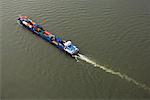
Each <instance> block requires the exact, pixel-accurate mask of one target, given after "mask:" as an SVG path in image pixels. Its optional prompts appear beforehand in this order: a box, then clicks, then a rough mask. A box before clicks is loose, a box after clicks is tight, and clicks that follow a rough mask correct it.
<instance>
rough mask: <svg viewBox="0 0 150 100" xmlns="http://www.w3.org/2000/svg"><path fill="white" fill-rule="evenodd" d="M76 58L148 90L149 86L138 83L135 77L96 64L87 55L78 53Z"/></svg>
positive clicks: (149, 89)
mask: <svg viewBox="0 0 150 100" xmlns="http://www.w3.org/2000/svg"><path fill="white" fill-rule="evenodd" d="M75 58H76V59H81V60H83V61H85V62H87V63H89V64H92V65H93V66H94V67H97V68H100V69H102V70H104V71H105V72H107V73H110V74H112V75H116V76H118V77H120V78H121V79H124V80H126V81H128V82H132V83H133V84H135V85H136V86H138V87H140V88H143V89H145V90H148V91H149V92H150V88H149V87H148V86H146V85H145V84H143V83H140V82H138V81H136V80H135V79H133V78H131V77H129V76H128V75H126V74H123V73H121V72H118V71H114V70H112V69H109V68H107V67H105V66H102V65H99V64H97V63H96V62H94V61H93V60H91V59H89V58H88V57H86V56H85V55H82V54H78V56H75Z"/></svg>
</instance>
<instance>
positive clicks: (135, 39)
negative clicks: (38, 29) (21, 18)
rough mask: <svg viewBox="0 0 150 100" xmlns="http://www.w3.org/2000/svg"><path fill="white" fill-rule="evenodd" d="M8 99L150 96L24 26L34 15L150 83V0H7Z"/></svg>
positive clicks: (4, 57) (98, 58) (101, 59)
mask: <svg viewBox="0 0 150 100" xmlns="http://www.w3.org/2000/svg"><path fill="white" fill-rule="evenodd" d="M0 5H1V12H0V14H1V31H0V32H1V33H2V35H1V38H0V40H1V48H2V49H1V62H2V63H1V65H2V68H1V72H2V79H1V84H2V91H1V93H2V95H1V97H2V99H17V100H22V99H27V100H28V99H42V100H44V99H50V98H53V99H139V100H141V99H150V91H147V90H145V89H143V88H140V87H138V86H137V85H135V84H134V83H132V82H128V81H126V80H124V79H121V78H119V77H117V76H115V75H112V74H109V73H106V72H105V71H103V70H101V69H100V68H95V67H94V66H93V65H91V64H88V63H86V62H84V61H80V62H78V63H77V62H76V61H75V60H74V59H72V58H71V57H70V56H68V55H66V54H64V53H63V52H61V51H59V50H58V49H57V48H55V47H53V46H52V45H50V44H48V43H46V42H45V41H43V40H42V39H40V38H38V37H37V36H35V35H33V34H31V32H29V31H28V30H25V29H23V28H21V27H20V26H18V24H17V22H16V19H17V18H18V15H19V14H21V15H28V16H30V17H31V19H33V20H35V21H36V22H38V23H42V20H44V19H46V24H43V26H44V28H45V29H47V30H49V31H51V32H53V33H55V34H56V35H59V36H60V37H62V38H64V39H70V40H72V41H73V42H74V43H75V44H77V46H78V47H79V48H80V51H81V53H82V54H84V55H86V56H88V57H90V58H91V59H92V60H94V61H95V62H97V63H98V64H100V65H103V66H106V67H107V68H111V69H113V70H115V71H118V72H120V73H123V74H126V75H128V76H130V77H131V78H133V79H135V80H136V81H138V82H139V83H142V84H145V85H146V86H147V87H150V78H149V75H150V1H149V0H124V1H123V0H26V1H23V0H2V1H1V4H0Z"/></svg>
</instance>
